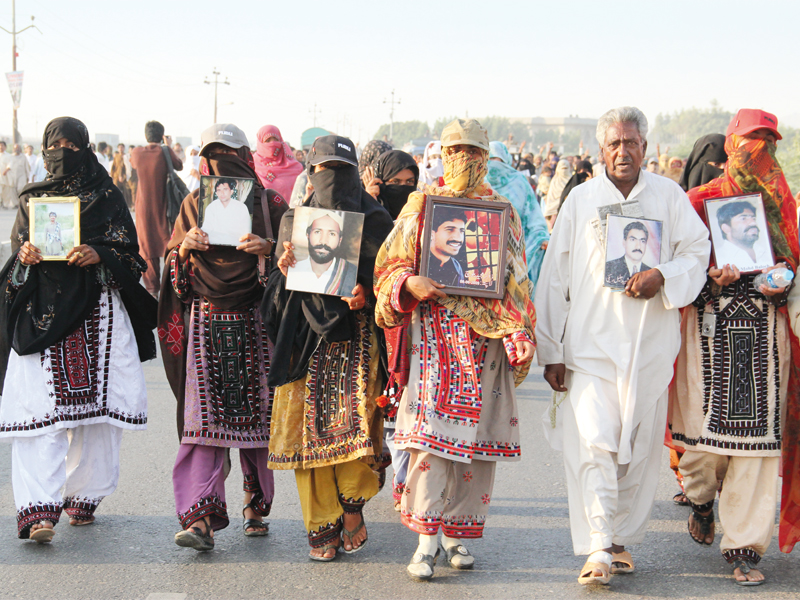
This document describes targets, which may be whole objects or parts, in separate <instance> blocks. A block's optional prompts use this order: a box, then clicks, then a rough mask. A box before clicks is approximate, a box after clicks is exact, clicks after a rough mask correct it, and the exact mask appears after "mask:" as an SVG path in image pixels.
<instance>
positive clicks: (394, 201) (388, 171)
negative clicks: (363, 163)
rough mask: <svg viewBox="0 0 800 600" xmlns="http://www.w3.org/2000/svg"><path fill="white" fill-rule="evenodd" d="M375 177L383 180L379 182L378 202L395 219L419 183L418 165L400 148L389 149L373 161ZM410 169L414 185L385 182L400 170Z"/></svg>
mask: <svg viewBox="0 0 800 600" xmlns="http://www.w3.org/2000/svg"><path fill="white" fill-rule="evenodd" d="M372 166H373V167H374V168H375V177H376V178H377V179H380V180H381V181H383V183H381V184H380V188H381V192H380V194H378V202H380V203H381V205H382V206H383V207H384V208H385V209H386V210H387V211H389V215H390V216H391V217H392V219H397V217H398V215H399V214H400V211H401V210H403V207H404V206H405V205H406V202H408V196H409V194H411V192H415V191H416V190H417V183H419V167H418V166H417V163H416V162H415V161H414V157H413V156H411V155H410V154H409V153H408V152H403V151H402V150H389V151H388V152H384V153H383V154H381V155H380V156H379V157H378V158H377V159H376V160H375V161H374V162H373V163H372ZM405 169H410V170H411V172H412V173H413V174H414V185H395V184H391V185H390V184H388V183H386V182H387V181H389V180H390V179H391V178H392V177H394V176H395V175H397V174H398V173H399V172H400V171H403V170H405Z"/></svg>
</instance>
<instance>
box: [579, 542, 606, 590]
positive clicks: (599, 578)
mask: <svg viewBox="0 0 800 600" xmlns="http://www.w3.org/2000/svg"><path fill="white" fill-rule="evenodd" d="M595 555H600V556H597V558H601V556H602V555H605V556H606V557H608V559H607V560H608V562H597V561H593V560H591V559H592V557H594V556H595ZM610 559H611V554H609V553H608V552H605V551H603V550H599V551H597V552H592V554H591V555H589V560H587V561H586V564H584V565H583V568H582V569H581V572H580V575H578V583H580V584H581V585H590V584H600V585H608V584H609V582H610V581H611V561H610ZM595 571H600V575H595V574H594V572H595Z"/></svg>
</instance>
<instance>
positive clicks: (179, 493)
mask: <svg viewBox="0 0 800 600" xmlns="http://www.w3.org/2000/svg"><path fill="white" fill-rule="evenodd" d="M229 450H230V448H221V447H218V446H200V445H198V444H181V447H180V450H178V457H177V458H176V459H175V468H174V469H173V470H172V485H173V488H174V490H175V510H176V512H177V513H178V520H179V521H180V522H181V526H182V527H183V528H184V529H187V528H188V527H189V526H191V524H192V523H194V522H195V521H197V520H198V519H202V518H203V517H205V516H209V517H211V528H212V529H213V530H214V531H217V530H219V529H225V527H227V526H228V523H229V519H228V508H227V504H226V503H225V478H226V477H227V476H228V472H229V471H230V463H229V462H228V451H229ZM268 456H269V449H268V448H250V449H244V448H240V449H239V462H240V463H241V465H242V473H243V474H244V491H245V492H250V493H251V494H252V500H251V504H252V506H253V510H254V511H255V512H256V513H257V514H258V515H259V516H262V517H266V516H267V515H268V514H269V511H270V508H272V498H273V496H274V495H275V480H274V478H273V475H272V471H271V470H270V469H269V468H268V467H267V457H268Z"/></svg>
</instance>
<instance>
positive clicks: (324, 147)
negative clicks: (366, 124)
mask: <svg viewBox="0 0 800 600" xmlns="http://www.w3.org/2000/svg"><path fill="white" fill-rule="evenodd" d="M334 160H338V161H341V162H346V163H347V164H349V165H353V166H354V167H357V166H358V156H357V155H356V145H355V144H354V143H353V142H352V140H350V138H346V137H343V136H341V135H323V136H321V137H318V138H317V139H315V140H314V145H313V146H311V150H309V151H308V154H307V155H306V163H307V164H310V165H319V164H321V163H325V162H331V161H334Z"/></svg>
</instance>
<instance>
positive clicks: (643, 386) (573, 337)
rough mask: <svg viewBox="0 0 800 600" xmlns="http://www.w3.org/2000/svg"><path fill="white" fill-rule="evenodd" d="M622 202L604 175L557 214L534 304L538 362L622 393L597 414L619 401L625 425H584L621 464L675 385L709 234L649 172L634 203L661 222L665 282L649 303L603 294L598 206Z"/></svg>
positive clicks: (669, 184)
mask: <svg viewBox="0 0 800 600" xmlns="http://www.w3.org/2000/svg"><path fill="white" fill-rule="evenodd" d="M625 200H626V199H625V198H623V197H622V194H621V193H620V192H619V190H617V188H616V187H615V186H614V184H613V183H611V181H610V180H609V179H608V177H607V176H606V174H605V172H603V174H602V175H601V176H600V177H597V178H595V179H592V180H590V181H587V182H586V183H584V184H583V185H580V186H577V187H576V188H575V189H574V190H573V191H572V192H571V193H570V195H569V197H568V198H567V200H566V201H565V202H564V206H563V207H562V208H561V211H560V212H559V214H558V220H557V222H556V226H555V229H554V230H553V236H552V237H551V239H550V244H549V246H548V248H547V253H546V254H545V257H544V263H543V264H542V271H541V274H540V275H539V285H538V286H537V288H536V299H535V302H534V304H535V305H536V314H537V323H536V339H537V352H538V357H539V364H540V365H549V364H560V363H563V364H566V366H567V369H569V370H571V371H575V372H579V373H585V374H587V375H591V376H594V377H598V378H600V379H603V380H605V381H608V382H610V383H612V384H614V385H615V386H616V388H617V392H618V395H617V397H614V398H598V399H597V404H598V406H597V408H598V414H599V415H602V414H604V409H603V405H604V404H606V403H609V402H613V403H617V404H619V406H620V410H619V412H620V415H621V419H622V420H621V423H620V424H619V426H618V427H616V426H615V427H608V425H607V424H606V423H603V422H602V421H598V420H597V418H596V417H597V415H592V416H590V417H589V418H587V419H585V420H581V422H580V423H579V426H580V431H581V435H582V436H583V437H585V438H586V439H587V440H589V441H591V442H593V443H594V444H595V445H597V446H599V447H601V448H605V449H606V450H609V451H612V452H619V462H620V463H621V464H625V463H627V462H628V460H629V459H630V453H631V449H630V435H631V431H632V429H633V428H634V427H636V425H637V424H638V423H639V421H640V420H641V417H642V415H644V414H646V413H647V412H648V411H649V410H650V409H651V408H652V406H653V403H654V402H656V400H658V398H659V397H660V396H661V395H662V394H663V393H664V391H665V390H666V389H667V386H668V385H669V382H670V379H671V378H672V364H673V362H674V360H675V357H676V356H677V354H678V349H679V347H680V328H679V325H680V314H679V312H678V309H679V308H681V307H683V306H686V305H687V304H689V303H690V302H692V301H693V300H694V299H695V298H696V297H697V294H698V293H699V292H700V290H701V289H702V287H703V285H704V284H705V281H706V269H707V268H708V256H709V251H710V242H709V241H708V230H707V229H706V227H705V225H704V224H703V222H702V221H701V220H700V218H699V217H698V216H697V213H696V212H695V211H694V209H693V208H692V205H691V203H690V202H689V199H688V198H687V196H686V194H685V193H684V192H683V190H681V188H680V187H679V186H678V185H677V184H676V183H675V182H673V181H671V180H669V179H666V178H664V177H659V176H657V175H653V174H651V173H646V172H642V173H641V175H640V177H639V181H638V183H637V184H636V186H635V187H634V188H633V190H632V191H631V193H630V194H629V196H628V198H627V200H628V201H631V200H638V201H639V204H640V206H641V209H642V211H643V213H644V218H647V219H653V220H658V221H661V222H662V242H661V261H660V264H659V265H657V266H656V268H658V270H659V271H661V273H662V275H663V276H664V285H663V287H662V288H661V289H660V290H659V291H658V292H657V293H656V295H655V297H654V298H652V299H651V300H646V301H645V300H639V299H635V298H629V297H628V296H626V295H625V294H624V293H623V292H615V291H612V290H611V289H610V288H606V287H603V277H604V267H605V262H606V260H605V249H604V248H602V247H601V246H600V244H599V242H598V241H597V240H596V238H595V235H594V232H593V229H592V226H591V225H590V221H591V220H592V219H593V218H595V217H596V216H597V208H598V207H600V206H605V205H608V204H616V203H620V202H623V201H625ZM573 400H574V399H573ZM573 408H576V403H575V402H574V401H573Z"/></svg>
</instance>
